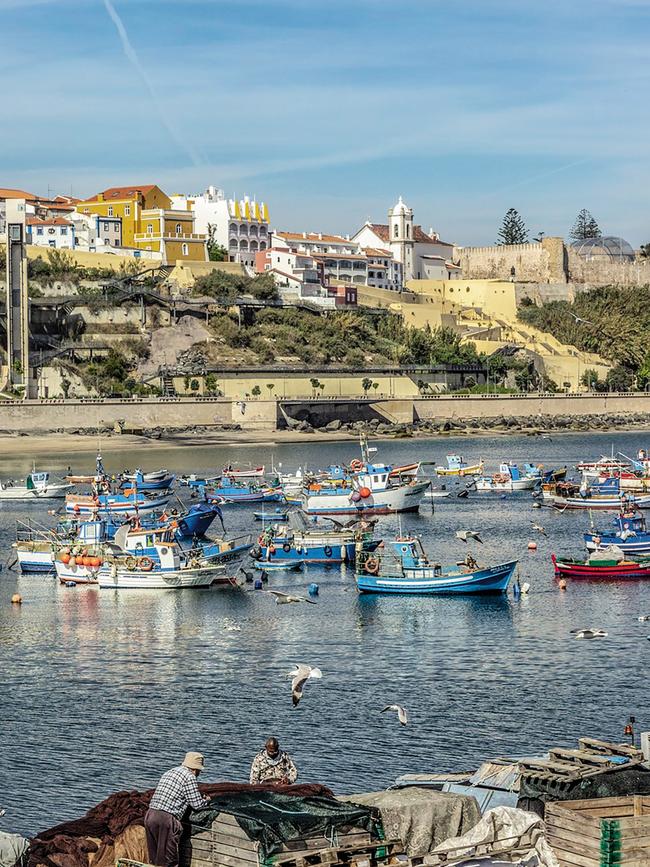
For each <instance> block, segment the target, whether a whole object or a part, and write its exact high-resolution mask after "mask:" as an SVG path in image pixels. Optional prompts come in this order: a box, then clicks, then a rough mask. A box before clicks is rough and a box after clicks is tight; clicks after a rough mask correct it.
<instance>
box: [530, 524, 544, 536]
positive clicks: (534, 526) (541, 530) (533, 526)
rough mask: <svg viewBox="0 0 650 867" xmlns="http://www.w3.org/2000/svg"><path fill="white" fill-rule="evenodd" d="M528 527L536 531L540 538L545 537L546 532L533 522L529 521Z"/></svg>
mask: <svg viewBox="0 0 650 867" xmlns="http://www.w3.org/2000/svg"><path fill="white" fill-rule="evenodd" d="M530 526H531V529H532V530H537V532H538V533H541V534H542V536H546V535H547V533H546V530H545V529H544V527H540V525H539V524H536V523H535V522H534V521H531V522H530Z"/></svg>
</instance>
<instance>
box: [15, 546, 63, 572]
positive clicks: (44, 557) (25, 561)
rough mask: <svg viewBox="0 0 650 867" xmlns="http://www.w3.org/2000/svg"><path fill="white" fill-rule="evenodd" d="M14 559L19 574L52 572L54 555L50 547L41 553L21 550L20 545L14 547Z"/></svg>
mask: <svg viewBox="0 0 650 867" xmlns="http://www.w3.org/2000/svg"><path fill="white" fill-rule="evenodd" d="M16 557H17V558H18V565H19V566H20V571H21V572H25V573H27V572H41V573H46V572H54V555H53V554H52V549H51V547H50V546H48V547H47V550H43V551H30V550H29V549H27V548H25V549H22V548H21V547H20V544H19V545H18V546H17V547H16Z"/></svg>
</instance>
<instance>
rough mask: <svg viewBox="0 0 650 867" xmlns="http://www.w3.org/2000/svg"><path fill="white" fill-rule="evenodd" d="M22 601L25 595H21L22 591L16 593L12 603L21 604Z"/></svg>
mask: <svg viewBox="0 0 650 867" xmlns="http://www.w3.org/2000/svg"><path fill="white" fill-rule="evenodd" d="M22 601H23V597H22V596H21V595H20V593H14V595H13V596H12V597H11V604H12V605H21V604H22Z"/></svg>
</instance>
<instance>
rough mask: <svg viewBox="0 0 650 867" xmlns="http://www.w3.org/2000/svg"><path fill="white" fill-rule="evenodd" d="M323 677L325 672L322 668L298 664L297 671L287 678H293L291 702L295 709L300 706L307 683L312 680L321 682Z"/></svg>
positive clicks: (289, 674) (291, 672) (290, 673)
mask: <svg viewBox="0 0 650 867" xmlns="http://www.w3.org/2000/svg"><path fill="white" fill-rule="evenodd" d="M322 676H323V672H322V671H321V670H320V668H312V667H311V665H304V663H296V667H295V669H294V670H293V671H290V672H289V673H288V674H287V677H290V678H291V700H292V701H293V706H294V707H297V706H298V704H299V702H300V699H301V698H302V691H303V689H304V688H305V684H306V683H307V681H308V680H309V679H310V678H316V679H317V680H320V679H321V678H322Z"/></svg>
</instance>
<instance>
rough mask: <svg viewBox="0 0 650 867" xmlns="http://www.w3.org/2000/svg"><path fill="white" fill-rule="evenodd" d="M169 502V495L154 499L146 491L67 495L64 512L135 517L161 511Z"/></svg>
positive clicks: (132, 490)
mask: <svg viewBox="0 0 650 867" xmlns="http://www.w3.org/2000/svg"><path fill="white" fill-rule="evenodd" d="M168 501H169V494H160V495H159V496H157V497H155V496H152V495H151V494H148V493H147V492H146V491H142V492H139V491H137V490H135V489H128V488H127V489H126V490H124V491H123V492H122V493H119V494H88V495H79V494H68V495H67V496H66V501H65V510H66V512H68V513H70V514H74V515H99V516H105V515H122V516H126V515H128V516H137V515H145V514H147V512H155V511H156V510H162V509H164V508H165V506H166V505H167V502H168Z"/></svg>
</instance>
